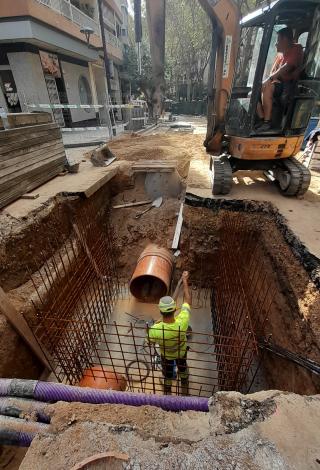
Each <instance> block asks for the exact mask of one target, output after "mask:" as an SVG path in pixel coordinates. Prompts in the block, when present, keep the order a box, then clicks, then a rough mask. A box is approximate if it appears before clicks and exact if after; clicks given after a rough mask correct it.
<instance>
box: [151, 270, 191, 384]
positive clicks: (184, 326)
mask: <svg viewBox="0 0 320 470" xmlns="http://www.w3.org/2000/svg"><path fill="white" fill-rule="evenodd" d="M188 279H189V273H188V271H184V273H183V274H182V283H183V291H184V303H183V304H182V307H181V310H180V312H179V314H178V315H176V316H175V312H176V310H177V306H176V301H175V300H174V299H173V298H172V297H169V296H166V297H162V298H161V299H160V301H159V309H160V312H161V315H162V320H160V321H159V322H157V323H155V324H154V325H153V326H152V327H151V328H150V329H149V331H148V340H149V342H151V343H156V344H158V345H159V347H160V352H161V364H162V373H163V376H164V391H165V393H170V392H171V385H172V379H173V377H174V373H175V370H174V369H175V365H176V366H177V368H178V372H179V377H180V380H181V386H182V387H183V388H187V387H188V377H189V372H188V365H187V330H188V326H189V318H190V313H191V294H190V290H189V284H188Z"/></svg>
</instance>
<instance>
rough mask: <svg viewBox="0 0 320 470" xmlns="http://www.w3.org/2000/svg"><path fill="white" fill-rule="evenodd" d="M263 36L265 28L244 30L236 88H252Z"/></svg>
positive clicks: (237, 66)
mask: <svg viewBox="0 0 320 470" xmlns="http://www.w3.org/2000/svg"><path fill="white" fill-rule="evenodd" d="M262 36H263V28H261V27H257V26H255V27H251V28H243V29H242V31H241V38H240V46H239V52H238V60H237V65H236V75H235V86H236V87H252V84H253V80H254V76H255V72H256V68H257V63H258V58H259V53H260V47H261V42H262Z"/></svg>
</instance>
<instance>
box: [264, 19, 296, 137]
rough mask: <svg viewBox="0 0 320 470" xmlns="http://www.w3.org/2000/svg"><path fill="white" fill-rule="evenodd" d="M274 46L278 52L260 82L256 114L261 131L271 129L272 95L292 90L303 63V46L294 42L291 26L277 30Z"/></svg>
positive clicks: (277, 95)
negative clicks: (259, 101) (260, 90)
mask: <svg viewBox="0 0 320 470" xmlns="http://www.w3.org/2000/svg"><path fill="white" fill-rule="evenodd" d="M276 47H277V52H278V54H277V56H276V59H275V62H274V64H273V66H272V69H271V73H270V76H269V77H268V78H267V79H266V80H265V81H264V82H263V84H262V96H261V103H259V104H258V108H257V114H258V116H259V118H260V119H262V120H263V122H262V124H261V125H260V126H259V127H258V131H261V132H265V131H268V130H270V129H271V117H272V102H273V97H275V98H278V97H280V96H281V95H282V94H290V93H291V92H292V89H293V88H292V84H293V83H294V82H295V81H296V80H298V79H299V75H300V73H301V70H302V65H303V48H302V46H301V45H300V44H296V43H295V42H294V40H293V31H292V29H291V28H283V29H281V30H280V31H279V32H278V40H277V43H276Z"/></svg>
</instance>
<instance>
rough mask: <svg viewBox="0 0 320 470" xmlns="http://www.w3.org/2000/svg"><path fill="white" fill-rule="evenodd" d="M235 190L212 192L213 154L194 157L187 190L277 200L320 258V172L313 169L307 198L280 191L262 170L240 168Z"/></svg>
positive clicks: (296, 231) (204, 194) (228, 197)
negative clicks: (210, 166) (211, 170)
mask: <svg viewBox="0 0 320 470" xmlns="http://www.w3.org/2000/svg"><path fill="white" fill-rule="evenodd" d="M233 182H234V184H233V187H232V189H231V192H230V193H229V194H228V195H225V196H214V195H213V194H212V182H211V175H210V171H209V157H203V158H201V157H200V158H193V159H192V160H191V163H190V170H189V175H188V185H187V190H186V192H187V194H191V195H194V196H198V197H203V198H208V199H212V200H227V201H230V200H237V201H239V200H242V201H259V202H268V203H271V204H273V205H274V206H275V207H276V208H277V209H278V210H279V212H280V213H281V214H282V215H283V216H284V218H285V219H286V220H287V224H288V226H289V228H290V229H291V230H292V231H293V232H294V234H295V235H296V236H297V237H298V238H299V239H300V241H301V242H302V243H303V244H304V245H305V247H306V248H307V249H308V250H309V252H310V253H311V254H313V255H314V256H316V257H317V258H320V215H319V214H320V174H319V173H316V172H312V179H311V185H310V188H309V190H308V191H307V193H306V194H305V195H304V196H303V198H301V199H298V198H289V197H284V196H282V195H281V194H280V192H279V190H278V188H277V187H276V185H274V184H273V183H271V182H270V181H269V180H268V179H267V178H266V177H264V175H263V174H262V173H261V172H245V171H238V172H237V173H235V174H234V178H233Z"/></svg>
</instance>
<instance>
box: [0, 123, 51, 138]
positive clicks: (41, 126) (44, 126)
mask: <svg viewBox="0 0 320 470" xmlns="http://www.w3.org/2000/svg"><path fill="white" fill-rule="evenodd" d="M30 129H32V131H33V132H36V131H38V130H49V129H60V127H59V126H58V124H56V123H55V122H52V123H50V124H37V125H36V126H26V127H22V128H18V129H5V130H3V131H0V141H3V140H5V139H7V138H8V137H11V136H13V135H15V136H17V135H18V136H19V135H24V134H28V132H30Z"/></svg>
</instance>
